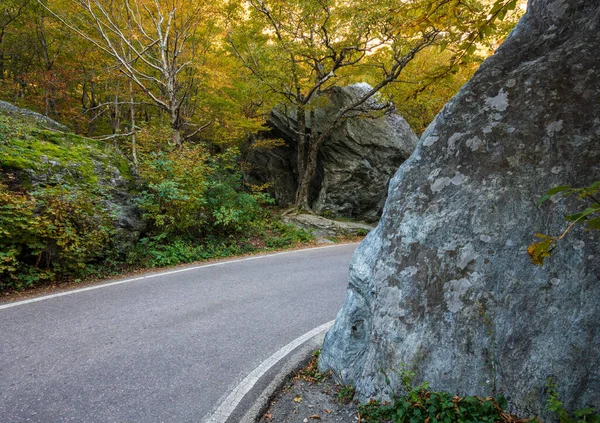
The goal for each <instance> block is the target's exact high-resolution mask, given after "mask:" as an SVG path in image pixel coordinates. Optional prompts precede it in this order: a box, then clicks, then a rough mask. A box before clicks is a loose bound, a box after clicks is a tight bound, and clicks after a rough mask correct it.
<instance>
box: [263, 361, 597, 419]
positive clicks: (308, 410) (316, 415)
mask: <svg viewBox="0 0 600 423" xmlns="http://www.w3.org/2000/svg"><path fill="white" fill-rule="evenodd" d="M319 355H320V350H317V351H315V353H314V354H313V357H312V359H311V360H310V362H309V363H308V364H307V365H306V366H305V367H304V368H302V369H301V370H299V371H298V372H297V373H296V375H295V376H294V377H293V378H292V380H291V384H289V385H286V386H285V387H284V389H283V390H282V391H281V392H280V393H279V394H278V395H277V397H276V398H275V400H273V401H272V402H271V406H270V408H269V409H268V410H267V411H266V412H265V414H264V415H263V417H262V419H261V420H260V422H261V423H268V422H270V421H277V418H278V417H282V416H286V417H287V416H292V415H294V416H296V415H297V417H293V418H291V420H290V421H296V420H297V421H298V422H300V421H302V419H303V417H304V416H305V415H307V416H308V418H307V420H308V421H312V420H322V419H324V420H327V416H333V420H335V421H338V420H337V419H339V416H352V418H353V420H354V421H357V422H359V423H423V422H425V423H528V422H530V423H540V422H541V421H540V420H539V419H538V418H536V417H535V416H515V415H514V414H512V413H511V412H509V411H507V409H508V408H509V403H508V401H507V399H506V398H505V397H504V396H503V395H502V394H498V395H496V396H495V397H491V396H488V397H485V398H483V397H479V396H472V395H467V396H460V395H456V394H452V393H448V392H444V391H434V390H432V389H430V387H429V384H428V383H427V382H423V383H420V384H416V383H415V373H413V372H411V371H409V370H407V369H402V370H400V371H399V376H400V377H401V379H402V385H403V386H402V389H401V392H398V393H396V394H395V395H392V399H391V400H390V401H387V402H381V401H376V400H370V401H368V402H366V403H360V402H359V401H357V400H356V399H354V394H355V390H354V387H352V386H349V385H346V386H345V385H341V384H338V383H336V382H335V380H336V378H335V377H334V375H333V374H332V373H331V372H320V371H319V368H318V359H319ZM546 394H547V396H546V401H547V403H546V408H547V409H548V410H549V411H551V412H552V413H553V414H554V415H555V416H556V419H557V420H558V421H560V423H598V422H600V414H598V412H597V411H596V410H595V409H593V408H584V409H581V410H577V411H575V412H573V413H569V412H567V411H566V410H565V408H564V406H563V404H562V402H561V401H560V398H559V396H558V393H557V386H556V384H555V383H554V382H553V381H552V380H551V379H549V380H548V383H547V385H546ZM323 406H327V407H329V408H326V409H323ZM294 419H295V420H294Z"/></svg>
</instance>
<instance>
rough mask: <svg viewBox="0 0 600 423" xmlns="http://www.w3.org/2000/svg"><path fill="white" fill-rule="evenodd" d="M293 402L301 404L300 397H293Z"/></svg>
mask: <svg viewBox="0 0 600 423" xmlns="http://www.w3.org/2000/svg"><path fill="white" fill-rule="evenodd" d="M294 402H297V403H301V402H302V397H301V396H300V395H296V396H295V397H294Z"/></svg>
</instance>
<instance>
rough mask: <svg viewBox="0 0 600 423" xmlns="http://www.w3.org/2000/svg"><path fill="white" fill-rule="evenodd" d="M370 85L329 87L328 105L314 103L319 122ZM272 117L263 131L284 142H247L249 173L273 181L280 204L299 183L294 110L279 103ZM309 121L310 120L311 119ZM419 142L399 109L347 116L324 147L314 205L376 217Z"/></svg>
mask: <svg viewBox="0 0 600 423" xmlns="http://www.w3.org/2000/svg"><path fill="white" fill-rule="evenodd" d="M368 88H370V87H369V86H368V85H367V84H356V85H351V86H348V87H345V88H338V89H336V90H334V91H333V92H332V93H330V94H329V95H328V97H327V102H326V103H325V104H326V105H324V106H323V107H320V108H317V109H316V112H315V115H316V116H315V117H316V119H315V121H316V126H317V128H319V127H324V125H326V124H327V123H328V122H330V120H331V119H332V116H333V113H335V112H336V111H337V110H339V109H341V108H342V107H344V106H346V105H348V104H350V102H352V101H353V100H355V99H356V98H357V97H358V96H360V95H361V94H362V93H363V92H364V91H365V90H366V89H368ZM318 100H319V101H321V102H322V101H323V99H322V98H321V99H318ZM369 107H370V109H371V110H372V109H375V108H376V107H381V105H380V104H378V103H377V102H376V101H375V100H373V101H371V103H370V105H369V106H367V108H369ZM268 123H269V125H270V127H271V128H272V129H271V131H270V132H269V133H266V134H263V137H266V138H281V139H283V140H284V141H285V145H284V146H279V147H276V148H252V145H250V146H249V148H246V149H245V151H246V152H247V154H246V161H247V162H248V163H249V164H250V165H251V168H249V169H248V170H247V171H246V177H247V179H248V181H249V182H250V183H254V184H258V185H262V184H264V183H270V184H271V186H270V187H269V191H270V192H271V193H272V194H273V195H274V196H275V198H277V200H278V201H279V203H280V204H281V205H289V204H293V202H294V198H295V192H296V188H297V185H298V182H297V170H296V154H297V153H296V145H297V144H296V141H295V136H294V131H295V128H296V127H297V119H296V115H295V114H294V113H290V112H287V113H286V111H285V110H284V109H283V108H276V109H274V110H273V111H272V112H271V113H270V115H269V121H268ZM307 124H310V123H309V119H307ZM416 143H417V137H416V135H415V134H414V132H413V131H412V129H410V127H409V126H408V123H406V121H405V120H404V118H403V117H402V116H400V115H399V114H398V113H397V112H391V113H387V114H386V115H384V116H381V117H379V118H377V119H372V118H353V119H348V120H346V121H345V122H343V123H342V124H341V125H340V126H339V127H338V128H337V129H336V130H335V132H334V134H333V135H332V136H331V137H330V139H328V140H327V141H326V142H325V144H324V145H323V147H322V148H321V151H320V154H319V164H318V170H317V177H316V178H315V181H314V184H313V186H312V188H311V192H310V198H311V203H312V209H313V211H315V212H316V213H323V214H331V215H333V216H343V217H349V218H355V219H362V220H366V221H370V222H374V221H376V220H377V219H378V218H379V216H380V215H381V211H382V209H383V204H384V203H385V198H386V194H387V186H388V183H389V180H390V178H391V177H392V175H393V174H394V172H395V171H396V169H398V166H399V165H400V164H401V163H402V162H403V161H404V160H405V159H406V158H407V157H408V156H410V154H411V153H412V151H413V150H414V148H415V146H416Z"/></svg>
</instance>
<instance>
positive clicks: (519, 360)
mask: <svg viewBox="0 0 600 423" xmlns="http://www.w3.org/2000/svg"><path fill="white" fill-rule="evenodd" d="M598 31H600V3H598V2H597V0H532V1H530V2H529V5H528V11H527V14H526V15H525V17H524V18H523V19H522V20H521V22H520V23H519V24H518V25H517V27H516V28H515V30H514V31H513V32H512V33H511V35H510V36H509V37H508V39H507V40H506V41H505V43H504V44H503V45H502V46H501V47H500V48H499V49H498V51H497V53H496V54H495V55H494V56H492V57H490V58H489V59H488V60H487V61H486V62H485V63H484V64H483V65H482V66H481V68H480V69H479V71H478V72H477V73H476V74H475V76H474V77H473V78H472V80H471V81H469V82H468V83H467V84H466V85H465V86H464V87H463V88H462V89H461V90H460V92H459V93H458V94H457V95H456V96H455V97H454V98H453V99H452V100H451V101H450V102H449V103H448V104H447V105H446V106H445V107H444V109H443V110H442V111H441V112H440V113H439V115H438V116H437V117H436V118H435V120H434V122H433V123H432V124H431V125H430V126H429V128H428V129H427V130H426V132H425V133H424V134H423V136H422V138H421V140H420V142H419V145H418V146H417V149H416V151H415V152H414V153H413V155H412V156H411V157H410V158H409V159H408V160H407V161H406V162H404V163H403V165H402V166H401V167H400V168H399V170H398V172H397V173H396V175H395V176H394V178H393V179H392V181H391V182H390V188H389V197H388V200H387V203H386V206H385V209H384V212H383V216H382V218H381V220H380V222H379V225H378V227H377V228H376V230H375V231H373V232H371V233H370V234H369V235H368V236H367V238H366V239H365V240H364V241H363V242H362V243H361V244H360V246H359V247H358V249H357V251H356V253H355V254H354V257H353V259H352V262H351V264H350V283H349V287H348V292H347V297H346V301H345V304H344V306H343V308H342V310H341V311H340V313H339V314H338V317H337V320H336V323H335V325H334V326H333V328H332V329H331V330H330V331H329V333H328V334H327V337H326V339H325V344H324V347H323V351H322V353H321V356H320V368H321V370H329V369H330V370H333V372H334V374H335V375H337V376H338V377H339V378H340V379H341V381H342V383H344V384H351V385H354V386H355V387H356V390H357V395H358V398H359V399H361V400H366V399H369V398H371V397H378V398H384V399H385V398H386V397H390V396H392V395H394V394H396V393H401V392H402V382H401V378H400V375H399V373H401V371H400V369H402V368H403V367H402V366H406V368H407V369H409V370H411V371H414V372H415V373H416V380H415V383H418V382H421V381H426V382H429V384H430V386H431V388H432V389H435V390H446V391H449V392H452V393H458V394H476V395H482V396H485V395H489V394H492V395H494V394H498V393H500V392H503V393H504V395H505V396H506V397H507V398H508V400H509V404H510V407H511V411H513V412H517V413H519V414H521V415H523V416H532V415H537V416H540V417H542V418H543V419H544V421H557V420H558V419H557V417H556V415H553V414H551V413H549V412H548V411H546V404H547V400H548V396H547V394H546V392H545V385H546V382H547V378H548V377H552V378H553V380H554V382H555V383H556V384H557V386H558V392H559V394H560V398H561V400H562V401H563V403H564V405H565V407H566V408H567V409H571V410H575V409H579V408H582V407H584V406H596V407H598V406H600V366H598V364H599V363H600V348H599V346H600V319H599V317H598V316H600V280H599V278H600V248H599V247H600V236H599V235H600V231H587V232H586V231H585V230H583V229H582V228H575V229H573V230H572V231H570V232H569V233H568V235H567V236H566V237H565V238H564V239H563V240H561V241H560V242H559V244H558V247H557V248H556V250H555V251H554V252H553V255H552V257H551V258H549V259H547V260H546V263H545V264H544V265H543V266H534V265H533V264H532V263H531V262H530V259H529V256H528V254H527V247H528V245H529V244H530V243H531V242H533V241H534V237H533V234H535V233H538V232H541V233H545V234H551V235H560V234H561V233H562V231H563V230H564V229H565V228H566V226H567V224H568V222H566V221H565V218H564V216H565V215H566V214H569V213H573V212H575V211H579V210H581V209H582V208H584V207H583V202H582V201H580V200H577V199H575V198H568V199H564V198H561V196H560V195H559V196H555V197H553V198H552V201H550V202H547V203H545V204H544V205H543V206H542V207H537V205H536V202H537V200H538V199H539V198H540V197H541V196H542V195H543V193H544V192H546V191H547V190H548V189H549V188H551V187H553V186H557V185H571V186H588V185H589V184H591V183H592V182H594V181H597V180H600V142H599V141H600V107H599V105H600V62H599V61H598V56H597V54H598V51H600V37H598Z"/></svg>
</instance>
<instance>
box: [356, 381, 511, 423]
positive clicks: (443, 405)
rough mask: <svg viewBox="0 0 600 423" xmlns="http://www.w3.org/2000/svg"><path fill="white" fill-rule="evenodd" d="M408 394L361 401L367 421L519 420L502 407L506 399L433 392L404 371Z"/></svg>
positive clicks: (464, 422) (461, 422) (465, 422)
mask: <svg viewBox="0 0 600 423" xmlns="http://www.w3.org/2000/svg"><path fill="white" fill-rule="evenodd" d="M401 377H402V382H403V384H404V388H405V390H406V394H405V395H402V396H399V397H398V398H396V399H395V400H394V401H393V402H392V403H385V404H382V403H380V402H379V401H373V400H372V401H370V402H369V403H367V404H361V405H359V411H360V414H361V417H362V419H363V421H365V422H367V423H380V422H393V423H422V422H428V423H495V422H499V421H503V422H511V421H517V420H516V419H514V418H513V416H510V415H509V414H507V413H505V412H503V411H502V410H503V409H505V408H506V407H507V402H506V399H505V398H504V397H503V396H502V395H499V396H498V397H497V398H496V399H493V398H490V397H488V398H479V397H475V396H466V397H459V396H457V395H451V394H449V393H447V392H432V391H430V390H429V389H428V384H427V383H422V384H420V385H419V386H417V387H413V386H412V380H413V377H414V373H412V372H408V371H406V370H404V371H402V372H401Z"/></svg>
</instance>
